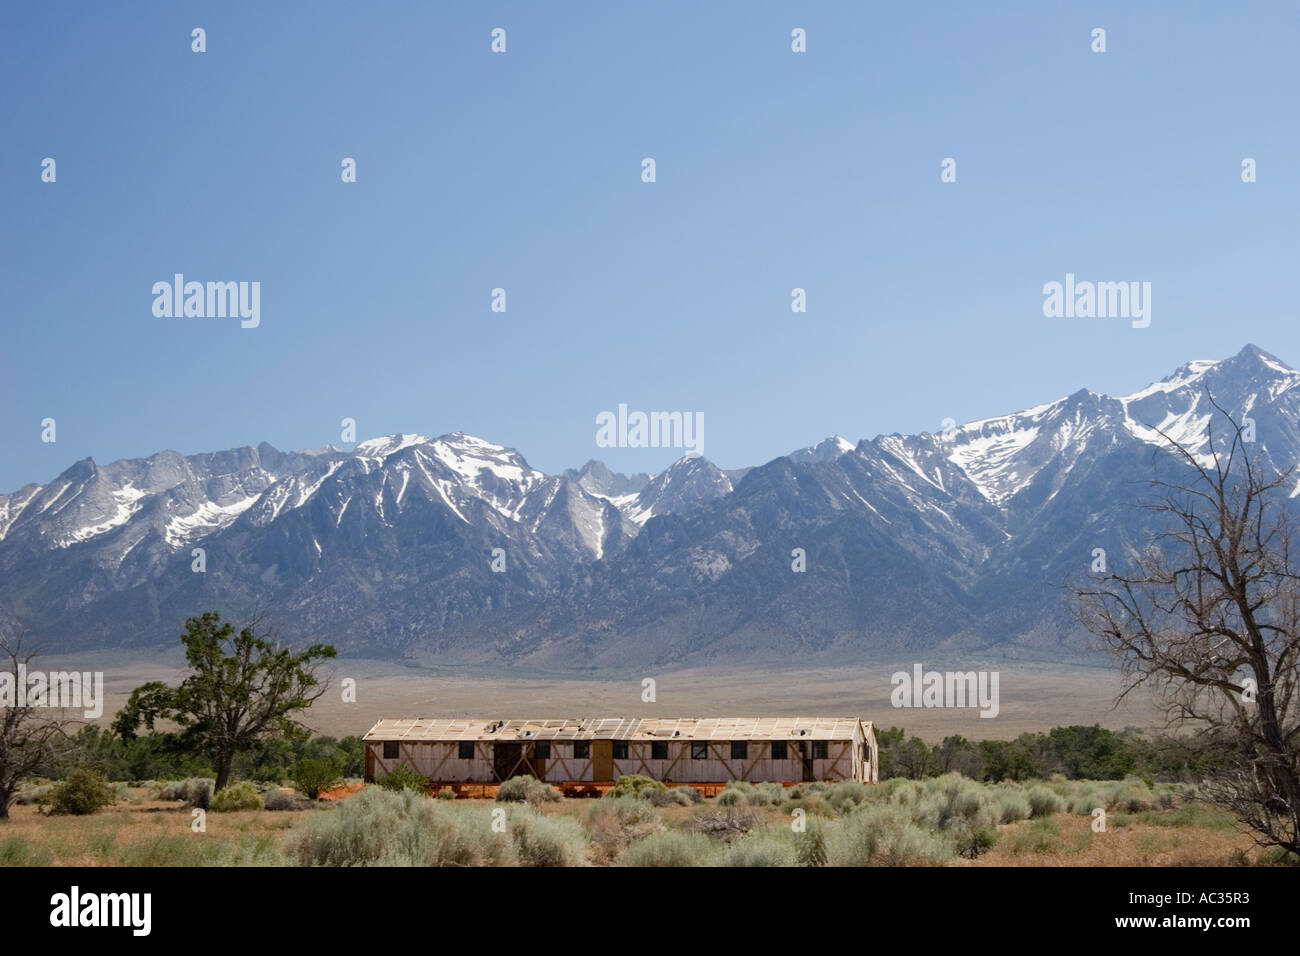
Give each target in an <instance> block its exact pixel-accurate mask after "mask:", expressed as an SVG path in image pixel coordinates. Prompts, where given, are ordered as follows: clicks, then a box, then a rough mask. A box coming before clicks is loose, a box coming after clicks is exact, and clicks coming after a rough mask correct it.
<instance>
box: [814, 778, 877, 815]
mask: <svg viewBox="0 0 1300 956" xmlns="http://www.w3.org/2000/svg"><path fill="white" fill-rule="evenodd" d="M825 797H826V800H827V802H828V803H830V805H831V806H832V807H834V808H835V811H836V812H837V813H847V812H848V811H850V810H852V809H853V808H854V807H856V806H860V805H862V804H864V803H868V802H870V801H871V800H872V799H873V797H874V794H872V792H871V788H870V787H868V786H867V785H866V784H864V783H858V782H857V781H856V780H841V781H840V782H839V783H837V784H835V786H833V787H831V788H830V789H829V790H828V791H825Z"/></svg>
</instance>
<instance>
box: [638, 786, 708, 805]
mask: <svg viewBox="0 0 1300 956" xmlns="http://www.w3.org/2000/svg"><path fill="white" fill-rule="evenodd" d="M638 796H640V797H643V798H645V799H646V800H649V801H650V805H651V806H652V807H689V806H693V805H694V804H696V803H699V802H700V791H698V790H696V789H695V788H694V787H669V788H667V789H666V790H651V789H649V788H647V789H645V790H642V791H641V792H640V793H639V794H638Z"/></svg>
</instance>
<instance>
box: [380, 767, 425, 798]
mask: <svg viewBox="0 0 1300 956" xmlns="http://www.w3.org/2000/svg"><path fill="white" fill-rule="evenodd" d="M379 786H381V787H383V788H384V789H385V790H389V791H394V792H396V791H398V790H413V791H415V792H416V793H421V794H423V793H428V792H429V778H428V777H426V776H424V775H423V774H421V773H418V772H416V771H415V770H412V769H411V768H410V767H408V766H406V765H405V764H403V765H402V766H400V767H398V768H397V769H396V770H394V771H393V772H392V773H390V774H386V775H385V776H382V777H380V778H379Z"/></svg>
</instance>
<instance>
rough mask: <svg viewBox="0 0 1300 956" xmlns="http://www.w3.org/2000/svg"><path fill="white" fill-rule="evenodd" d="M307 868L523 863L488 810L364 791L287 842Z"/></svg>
mask: <svg viewBox="0 0 1300 956" xmlns="http://www.w3.org/2000/svg"><path fill="white" fill-rule="evenodd" d="M285 852H286V854H288V855H289V856H290V857H292V858H293V859H295V860H296V861H297V862H298V863H299V864H300V865H302V866H506V865H510V864H513V863H516V862H517V861H518V858H517V855H516V850H515V845H514V843H513V842H512V841H511V838H510V835H509V834H508V833H496V832H494V831H493V829H492V810H491V808H490V807H482V808H480V807H472V806H466V805H464V804H461V803H447V802H445V801H438V800H433V799H431V798H429V797H426V796H424V795H423V794H419V793H416V792H415V791H413V790H410V789H405V788H402V789H397V790H383V789H381V788H375V787H367V788H366V789H365V790H362V791H361V792H360V793H358V794H355V795H354V796H351V797H349V798H348V799H347V800H344V801H342V802H341V803H340V804H339V806H338V807H336V808H335V809H333V810H331V811H329V812H327V813H315V814H312V815H311V816H310V818H309V819H308V820H307V821H306V822H305V823H303V824H302V825H301V826H299V827H297V828H295V829H294V830H293V831H292V832H291V833H290V834H289V837H288V838H287V839H286V841H285Z"/></svg>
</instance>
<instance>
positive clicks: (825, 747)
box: [813, 740, 831, 760]
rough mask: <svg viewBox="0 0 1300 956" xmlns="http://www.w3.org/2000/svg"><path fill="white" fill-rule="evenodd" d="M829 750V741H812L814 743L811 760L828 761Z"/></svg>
mask: <svg viewBox="0 0 1300 956" xmlns="http://www.w3.org/2000/svg"><path fill="white" fill-rule="evenodd" d="M830 749H831V746H830V741H829V740H814V741H813V760H829V759H830Z"/></svg>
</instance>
